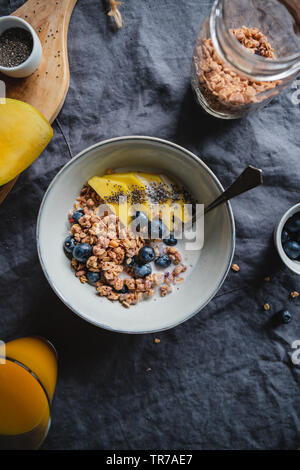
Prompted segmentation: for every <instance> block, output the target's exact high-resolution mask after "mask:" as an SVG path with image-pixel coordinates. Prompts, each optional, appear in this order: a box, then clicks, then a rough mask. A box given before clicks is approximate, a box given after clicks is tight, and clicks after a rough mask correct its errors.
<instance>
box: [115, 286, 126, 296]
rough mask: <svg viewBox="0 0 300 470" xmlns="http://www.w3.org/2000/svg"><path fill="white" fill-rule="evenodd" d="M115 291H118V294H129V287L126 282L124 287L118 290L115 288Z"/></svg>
mask: <svg viewBox="0 0 300 470" xmlns="http://www.w3.org/2000/svg"><path fill="white" fill-rule="evenodd" d="M114 291H115V292H116V293H117V294H127V293H128V291H129V289H128V287H127V286H126V284H124V286H123V287H122V289H120V290H116V289H114Z"/></svg>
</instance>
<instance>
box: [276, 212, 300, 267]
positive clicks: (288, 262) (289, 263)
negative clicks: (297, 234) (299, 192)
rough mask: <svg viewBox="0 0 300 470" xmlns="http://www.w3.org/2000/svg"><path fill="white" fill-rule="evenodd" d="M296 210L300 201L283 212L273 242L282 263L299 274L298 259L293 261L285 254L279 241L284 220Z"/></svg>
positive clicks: (299, 262)
mask: <svg viewBox="0 0 300 470" xmlns="http://www.w3.org/2000/svg"><path fill="white" fill-rule="evenodd" d="M296 212H300V203H298V204H296V205H295V206H293V207H291V208H290V209H289V210H288V211H286V212H285V214H283V216H282V217H281V219H280V221H279V223H278V225H277V226H276V228H275V231H274V242H275V245H276V248H277V251H278V253H279V256H280V258H281V259H282V261H283V263H284V264H285V265H286V266H287V267H288V268H290V269H291V270H292V271H294V273H296V274H300V261H295V260H292V259H290V258H289V257H288V256H287V255H286V254H285V252H284V249H283V247H282V243H281V233H282V230H283V227H284V226H285V223H286V221H287V220H288V219H290V218H291V217H292V216H293V215H294V214H296Z"/></svg>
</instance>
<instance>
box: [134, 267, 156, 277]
mask: <svg viewBox="0 0 300 470" xmlns="http://www.w3.org/2000/svg"><path fill="white" fill-rule="evenodd" d="M151 273H152V268H151V265H150V264H142V265H140V264H135V265H134V274H135V275H136V276H137V277H146V276H149V274H151Z"/></svg>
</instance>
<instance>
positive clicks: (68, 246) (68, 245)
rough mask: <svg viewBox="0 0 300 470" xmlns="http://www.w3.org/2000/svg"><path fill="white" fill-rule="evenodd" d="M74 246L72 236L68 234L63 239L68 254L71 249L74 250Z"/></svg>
mask: <svg viewBox="0 0 300 470" xmlns="http://www.w3.org/2000/svg"><path fill="white" fill-rule="evenodd" d="M75 246H76V243H75V240H74V238H73V237H71V236H68V237H67V238H66V239H65V241H64V249H65V252H66V253H67V254H68V255H71V254H72V253H73V250H74V248H75Z"/></svg>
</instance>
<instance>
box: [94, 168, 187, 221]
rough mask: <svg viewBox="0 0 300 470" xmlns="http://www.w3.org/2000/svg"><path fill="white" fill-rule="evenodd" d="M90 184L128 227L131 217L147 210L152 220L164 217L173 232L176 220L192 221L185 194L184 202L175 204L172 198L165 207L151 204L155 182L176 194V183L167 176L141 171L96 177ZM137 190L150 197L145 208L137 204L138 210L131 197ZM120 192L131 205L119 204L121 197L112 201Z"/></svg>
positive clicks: (144, 203) (143, 205)
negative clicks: (151, 188) (137, 212)
mask: <svg viewBox="0 0 300 470" xmlns="http://www.w3.org/2000/svg"><path fill="white" fill-rule="evenodd" d="M88 183H89V185H90V186H91V187H92V188H93V189H94V190H95V191H96V192H97V193H98V194H99V196H101V198H102V199H104V201H106V202H105V204H106V206H107V208H108V210H110V211H111V212H112V213H113V214H115V215H117V216H119V218H120V220H121V221H122V223H123V224H124V225H129V223H130V222H131V216H132V215H133V213H134V212H135V211H136V210H142V211H144V212H145V213H146V214H147V216H148V218H149V220H152V219H153V218H156V217H161V218H162V220H163V222H164V224H165V225H166V226H167V228H168V229H169V230H171V229H172V228H173V217H175V219H177V220H178V221H184V222H187V221H188V220H189V214H187V212H186V211H185V200H184V196H183V194H181V197H180V200H178V201H176V202H173V201H172V200H171V198H170V199H168V200H167V201H166V202H165V203H164V204H161V205H158V204H157V203H153V201H150V199H149V195H148V194H147V189H149V187H150V185H151V183H155V184H158V185H164V186H165V187H167V188H169V191H170V194H171V193H172V185H174V182H173V180H171V179H170V178H168V177H166V176H165V175H160V174H150V173H145V172H140V171H136V172H125V173H114V174H107V175H103V176H94V177H92V178H91V179H90V180H89V181H88ZM135 189H139V190H141V191H145V193H146V194H147V196H146V199H145V201H144V202H143V203H142V204H141V205H138V204H134V207H132V205H131V199H130V196H131V195H132V191H134V190H135ZM120 193H122V194H124V195H127V196H129V199H128V200H127V206H126V205H125V204H119V202H118V197H116V199H117V200H116V201H114V200H112V199H111V196H113V195H115V196H118V194H120Z"/></svg>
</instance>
